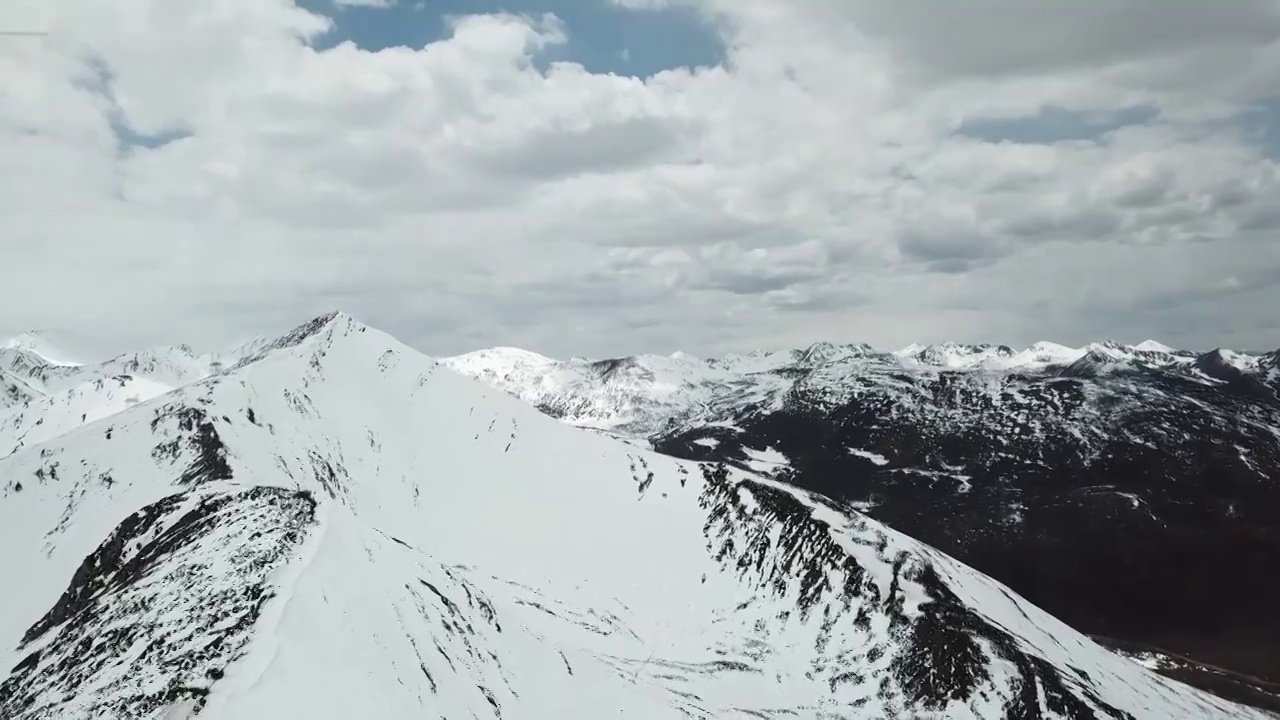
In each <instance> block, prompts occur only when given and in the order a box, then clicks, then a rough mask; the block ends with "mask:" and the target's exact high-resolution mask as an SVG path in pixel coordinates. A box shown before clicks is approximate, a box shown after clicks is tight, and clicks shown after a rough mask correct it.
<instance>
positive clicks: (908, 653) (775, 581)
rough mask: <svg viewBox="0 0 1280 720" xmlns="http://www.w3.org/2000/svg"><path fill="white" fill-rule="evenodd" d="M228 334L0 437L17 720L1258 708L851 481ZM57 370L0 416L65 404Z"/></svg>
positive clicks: (3, 693) (608, 370)
mask: <svg viewBox="0 0 1280 720" xmlns="http://www.w3.org/2000/svg"><path fill="white" fill-rule="evenodd" d="M235 354H239V355H240V357H239V359H236V360H235V361H234V362H225V363H222V364H221V365H220V366H219V367H218V368H217V369H213V370H212V371H210V372H208V373H207V374H203V373H196V374H194V375H192V376H191V379H190V380H189V381H187V382H185V383H184V384H181V385H178V386H176V387H174V388H173V389H170V390H167V391H164V392H161V393H159V394H156V395H154V396H153V397H150V398H146V399H142V398H139V400H138V401H137V402H134V403H127V404H126V405H125V406H123V407H116V406H114V405H112V406H111V407H110V408H109V411H102V412H94V413H90V412H86V413H85V414H84V418H83V420H82V422H79V423H77V422H76V421H75V418H74V417H70V418H69V417H68V416H66V414H65V413H63V414H62V415H59V416H58V417H60V418H61V419H60V420H59V421H58V423H57V429H56V431H52V432H47V433H45V434H44V435H43V436H42V437H41V439H39V440H35V439H30V438H28V439H27V441H26V442H23V443H21V446H20V447H18V448H17V449H16V450H15V451H13V452H12V453H10V454H8V455H7V456H6V457H3V459H0V542H2V543H3V547H4V548H5V552H4V553H3V554H0V574H2V576H3V577H4V579H5V587H6V588H7V590H6V592H5V593H3V594H0V667H3V668H5V670H4V671H0V716H2V717H5V718H12V719H13V720H35V719H46V718H49V719H52V718H168V719H170V720H172V719H174V718H206V717H207V718H259V717H261V718H268V717H271V718H274V717H306V718H350V717H375V718H417V717H446V718H463V717H475V718H495V719H499V720H500V719H501V718H504V717H505V718H531V719H537V718H547V719H548V720H550V719H551V718H556V719H559V718H600V717H614V716H620V717H621V716H625V717H639V718H649V719H655V720H656V719H661V718H673V719H674V718H682V719H684V718H705V719H708V720H710V719H711V718H732V717H744V718H748V717H755V718H759V717H775V716H776V717H813V718H818V717H844V718H867V719H872V718H875V719H877V720H878V719H880V718H919V717H931V718H978V717H981V718H1005V719H1007V720H1032V719H1037V718H1046V719H1047V718H1070V719H1071V720H1085V719H1086V718H1087V719H1097V718H1112V719H1114V720H1138V719H1145V718H1152V719H1159V720H1165V719H1166V718H1172V717H1176V718H1224V719H1225V718H1251V717H1256V718H1262V717H1265V715H1264V714H1263V713H1261V712H1256V711H1253V710H1250V709H1247V708H1244V707H1242V706H1238V705H1235V704H1232V703H1230V702H1227V701H1224V700H1220V699H1218V698H1215V697H1212V696H1209V695H1205V694H1203V693H1200V692H1198V691H1195V690H1193V689H1191V688H1189V687H1187V686H1184V685H1181V684H1179V683H1177V682H1174V681H1172V680H1168V679H1166V678H1164V677H1161V676H1159V675H1157V674H1155V673H1153V672H1151V671H1149V670H1147V669H1146V668H1144V667H1142V666H1140V665H1139V664H1137V663H1134V662H1132V661H1130V660H1129V659H1126V658H1124V657H1121V656H1120V655H1117V654H1115V653H1113V652H1111V651H1109V650H1107V649H1104V648H1103V647H1101V646H1099V645H1097V644H1095V643H1094V642H1092V641H1091V640H1089V639H1088V638H1086V637H1084V636H1082V635H1080V634H1079V633H1077V632H1075V631H1074V630H1072V629H1070V628H1069V627H1067V626H1066V625H1064V624H1063V623H1061V622H1059V621H1058V620H1056V619H1054V618H1053V617H1051V616H1049V615H1048V614H1046V613H1045V612H1043V611H1042V610H1040V609H1039V608H1037V607H1035V606H1034V605H1032V604H1030V603H1028V602H1026V601H1025V600H1023V599H1021V598H1019V597H1018V596H1017V595H1016V594H1015V593H1013V592H1012V591H1010V590H1009V589H1008V588H1007V587H1005V586H1003V585H1002V584H1000V583H998V582H996V581H994V580H992V579H991V578H989V577H987V576H985V575H983V574H981V573H979V572H977V571H975V570H973V569H972V568H970V567H968V566H966V565H964V564H962V563H960V562H957V561H956V560H954V559H952V558H950V557H947V556H946V555H944V554H942V553H940V552H938V551H937V550H935V549H933V548H930V547H928V546H926V545H924V544H922V543H920V542H918V541H916V540H913V539H911V538H909V537H906V536H904V535H902V534H901V533H899V532H896V531H894V530H891V529H889V528H887V527H885V526H884V525H882V524H880V523H878V522H877V521H875V520H872V519H870V518H868V517H865V516H863V515H861V514H860V513H858V512H856V511H853V510H851V509H849V508H848V507H846V506H843V505H841V504H840V503H837V502H833V501H831V500H829V499H827V498H824V497H822V496H820V495H815V494H812V493H809V492H806V491H803V490H800V489H798V488H795V487H793V486H790V485H786V484H783V483H780V482H778V481H776V480H774V479H771V478H768V477H765V476H763V475H762V474H760V473H755V472H751V471H747V470H744V469H739V468H734V467H731V466H729V465H725V464H719V463H714V464H703V463H697V462H691V461H685V460H678V459H675V458H671V457H666V456H663V455H659V454H656V453H653V452H650V451H646V450H639V449H637V448H635V447H633V446H631V445H628V444H625V443H622V442H619V441H618V440H615V439H612V438H609V437H604V436H601V435H599V434H595V433H589V432H583V431H582V430H579V429H576V428H572V427H568V426H566V425H564V424H562V423H558V422H556V421H554V420H552V419H551V418H548V417H546V416H545V415H544V414H542V413H540V412H538V411H537V410H536V409H534V408H533V407H531V406H529V405H527V404H525V403H523V402H521V401H519V400H518V399H515V398H512V397H509V396H508V395H507V394H505V393H502V392H498V391H495V390H493V389H491V388H490V387H489V386H487V385H485V384H483V383H481V382H478V381H476V380H474V379H471V378H467V377H464V376H462V375H459V374H457V373H455V372H453V371H451V370H449V369H448V368H447V367H443V366H441V365H439V364H437V363H436V362H435V361H433V360H431V359H430V358H427V357H425V356H423V355H420V354H419V353H417V352H415V351H413V350H411V349H409V348H407V347H405V346H403V345H401V344H400V343H398V342H397V341H395V340H394V339H393V338H391V337H389V336H387V335H385V334H383V333H381V332H379V331H377V330H373V329H370V328H368V327H366V326H364V325H361V324H360V323H358V322H356V321H354V320H352V319H350V318H348V317H346V316H343V315H330V316H325V317H323V318H318V319H316V320H315V321H312V322H309V323H306V324H304V325H302V326H300V327H299V328H297V329H295V330H294V331H293V332H290V333H288V334H286V335H284V336H282V337H281V338H279V339H277V340H275V341H272V342H269V343H264V344H261V345H259V346H256V347H255V348H254V351H253V352H246V353H234V354H233V355H235ZM166 356H167V355H166ZM528 360H529V358H528V357H522V358H521V361H528ZM669 360H670V362H671V363H672V365H670V366H661V367H659V366H657V365H656V364H650V363H648V361H646V362H645V363H642V364H638V366H629V365H626V364H618V365H615V366H612V367H596V368H594V369H593V370H592V372H597V373H601V374H604V375H611V374H616V375H618V376H620V377H625V378H632V379H633V378H636V377H643V376H645V374H646V373H654V374H655V375H656V374H658V373H676V374H678V373H680V372H682V368H684V367H685V366H684V365H682V364H681V363H684V362H686V361H685V360H683V359H680V358H675V359H669ZM534 362H536V359H535V360H534ZM111 367H112V368H114V367H115V366H111ZM137 367H138V369H139V371H140V372H148V371H150V369H151V368H152V367H156V368H163V367H164V365H163V364H159V365H155V366H153V365H150V364H147V363H139V364H138V366H137ZM39 375H40V373H39V372H36V376H39ZM51 377H52V375H51ZM122 377H124V376H114V375H113V376H110V377H103V378H100V379H101V380H102V385H101V388H100V390H99V389H96V388H98V386H97V385H96V382H97V381H96V380H93V379H92V378H90V377H87V376H80V377H79V378H78V379H79V380H80V381H81V382H79V383H78V384H76V385H75V386H74V392H77V393H80V396H78V397H80V398H81V400H80V401H81V402H85V403H88V404H89V405H91V404H92V402H91V400H84V398H85V397H101V398H110V397H111V395H110V393H108V392H107V391H108V390H109V389H110V388H112V387H113V386H112V383H119V382H125V380H123V379H122ZM129 377H130V378H131V379H132V380H135V381H136V380H137V378H136V377H133V376H129ZM664 377H667V376H665V375H664ZM170 379H172V378H170ZM42 392H45V393H46V394H45V395H44V396H43V399H42V400H40V401H35V400H33V401H31V402H28V403H25V404H24V405H19V406H14V407H11V408H10V409H9V410H7V411H3V412H5V413H7V414H6V415H0V426H5V425H7V424H8V422H10V420H8V419H7V418H12V417H16V416H18V415H21V416H22V417H23V418H24V420H22V421H21V423H20V424H22V423H30V420H29V418H30V414H31V413H51V415H50V417H52V416H53V415H52V414H57V413H58V412H59V411H58V410H57V408H60V407H62V406H63V400H64V398H62V397H61V396H60V395H59V394H58V393H59V392H67V391H59V390H55V389H54V388H53V386H46V388H45V390H43V391H42ZM96 392H101V393H102V394H101V395H95V393H96ZM104 402H107V401H106V400H104ZM108 404H109V403H108ZM87 406H88V405H86V407H87ZM33 426H34V427H44V423H40V422H38V421H37V422H35V423H34V425H33Z"/></svg>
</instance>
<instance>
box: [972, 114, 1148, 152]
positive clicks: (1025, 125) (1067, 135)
mask: <svg viewBox="0 0 1280 720" xmlns="http://www.w3.org/2000/svg"><path fill="white" fill-rule="evenodd" d="M1157 114H1158V112H1157V111H1156V110H1155V109H1154V108H1150V107H1132V108H1126V109H1124V110H1120V111H1119V112H1114V113H1107V114H1106V115H1105V116H1098V115H1096V114H1091V113H1082V112H1077V111H1074V110H1067V109H1064V108H1060V107H1052V106H1050V107H1044V108H1041V109H1040V112H1038V113H1036V114H1035V115H1027V116H1025V117H1018V118H979V119H976V120H969V121H966V122H964V123H962V124H961V125H960V127H959V129H957V130H956V134H957V135H964V136H966V137H971V138H976V139H978V140H982V141H984V142H1001V141H1008V142H1015V143H1026V144H1035V145H1048V144H1051V143H1055V142H1061V141H1064V140H1097V139H1098V138H1100V137H1102V136H1103V135H1105V134H1106V133H1108V132H1111V131H1112V130H1116V129H1118V128H1122V127H1125V126H1128V125H1142V124H1144V123H1147V122H1149V121H1151V120H1152V119H1154V118H1155V117H1156V115H1157Z"/></svg>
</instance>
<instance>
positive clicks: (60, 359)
mask: <svg viewBox="0 0 1280 720" xmlns="http://www.w3.org/2000/svg"><path fill="white" fill-rule="evenodd" d="M53 335H54V333H50V332H47V331H44V330H28V331H26V332H23V333H19V334H17V335H14V336H13V337H11V338H9V339H8V340H5V341H4V343H3V345H0V348H3V349H6V350H22V351H25V352H28V353H31V354H33V355H35V356H37V357H38V358H40V359H41V360H44V361H45V362H46V363H48V364H50V365H62V366H67V367H74V366H77V365H81V364H83V363H82V362H81V361H80V360H79V359H77V357H76V355H75V353H73V352H71V351H70V350H67V349H66V348H65V347H63V343H61V342H59V340H58V339H57V338H56V337H53Z"/></svg>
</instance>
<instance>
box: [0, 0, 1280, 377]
mask: <svg viewBox="0 0 1280 720" xmlns="http://www.w3.org/2000/svg"><path fill="white" fill-rule="evenodd" d="M402 1H407V0H402ZM583 2H613V3H615V4H619V5H625V6H627V7H628V8H629V9H630V11H631V12H634V13H647V12H654V11H655V10H654V8H656V7H662V6H669V5H674V4H683V5H691V6H693V7H694V9H696V10H697V11H698V12H700V13H702V14H703V15H704V16H705V17H706V18H707V20H708V22H710V23H711V24H712V27H714V28H715V30H716V32H717V33H718V34H719V36H720V38H721V40H722V42H723V43H724V46H725V57H726V58H727V60H726V61H725V62H724V63H723V64H722V65H719V66H716V67H711V68H701V69H673V70H669V71H664V72H661V73H659V74H656V75H653V76H650V77H645V78H637V77H625V76H620V75H605V74H592V73H589V72H587V71H586V70H584V69H583V68H582V67H581V66H579V65H576V64H573V63H566V62H557V63H553V64H549V65H548V64H547V63H543V62H539V61H538V58H539V57H540V56H542V55H543V54H545V53H548V52H550V51H551V50H552V49H554V48H555V47H557V46H560V45H563V44H564V43H565V42H566V40H567V38H569V37H571V36H572V34H573V33H575V32H579V31H582V32H587V31H589V29H580V28H575V27H572V26H570V25H568V24H566V23H565V22H563V21H562V20H561V19H560V18H558V17H556V16H554V15H551V14H544V15H539V14H530V15H525V16H514V15H471V16H458V17H455V18H454V19H453V20H452V22H453V25H452V35H451V36H449V37H447V38H445V39H442V40H440V41H438V42H433V43H431V44H429V45H426V46H425V47H421V48H417V49H410V48H403V47H402V48H391V49H386V50H382V51H379V52H368V51H365V50H362V49H360V48H358V47H356V46H354V45H352V44H350V43H346V44H340V45H337V46H335V47H332V48H330V49H327V50H323V51H320V50H317V49H315V48H316V47H318V46H320V43H319V42H317V39H318V38H320V37H322V35H323V34H324V33H325V32H326V31H327V30H328V29H329V27H330V26H331V24H332V23H333V22H335V21H339V22H340V21H341V12H343V10H340V9H338V8H336V7H335V8H334V9H333V11H332V13H329V14H330V15H331V16H332V17H326V16H325V15H322V14H316V13H312V12H307V11H304V10H301V9H299V8H298V7H296V6H295V5H294V4H293V3H292V2H288V1H286V0H59V4H58V5H57V6H56V8H57V11H56V13H55V14H53V15H52V16H51V17H50V18H48V23H49V28H50V29H51V31H52V32H51V33H50V34H49V35H47V36H45V37H32V36H6V37H0V217H3V219H4V222H3V225H2V226H0V334H7V333H13V332H17V331H19V330H23V329H26V328H30V327H52V328H59V329H63V330H67V331H70V332H73V333H77V334H79V335H81V336H83V337H85V338H86V339H87V341H89V342H91V343H94V344H95V345H96V347H98V348H100V349H101V350H102V351H104V352H106V351H112V350H123V349H126V348H129V347H137V346H145V345H154V344H161V343H167V342H181V341H190V342H195V343H198V344H204V345H216V344H220V343H227V342H232V341H235V340H237V339H240V338H242V337H245V336H248V335H251V334H255V333H259V332H275V331H279V330H282V329H285V328H287V327H288V326H290V325H292V324H294V323H296V322H298V321H300V320H303V319H305V318H307V317H309V316H310V315H313V314H318V313H321V312H324V311H327V310H329V309H332V308H342V309H345V310H347V311H348V312H350V313H352V314H354V315H356V316H357V317H359V318H360V319H362V320H364V321H366V322H368V323H370V324H373V325H376V326H379V327H381V328H383V329H386V330H388V331H389V332H391V333H393V334H395V335H397V336H398V337H400V338H401V339H403V340H405V341H406V342H409V343H410V344H413V345H416V346H418V347H420V348H421V349H423V350H425V351H427V352H429V353H435V354H451V353H456V352H461V351H465V350H470V349H474V348H477V347H482V346H488V345H494V344H504V345H518V346H523V347H528V348H531V349H535V350H539V351H542V352H545V353H548V354H553V355H560V356H567V355H574V354H579V355H593V356H602V355H610V354H622V353H629V352H637V351H653V352H670V351H673V350H675V349H683V350H686V351H690V352H694V353H700V354H711V353H717V352H722V351H728V350H744V349H751V348H757V347H778V346H786V345H800V344H807V343H809V342H812V341H815V340H819V339H829V340H835V341H865V342H870V343H872V344H873V345H877V346H880V347H885V348H893V347H897V346H901V345H905V344H907V343H908V342H912V341H923V342H930V341H939V340H947V339H952V340H960V341H990V342H1003V343H1009V344H1026V343H1030V342H1032V341H1035V340H1040V339H1053V340H1058V341H1062V342H1068V343H1080V342H1084V341H1088V340H1101V339H1109V338H1114V339H1118V340H1121V341H1128V342H1136V341H1139V340H1142V339H1144V338H1146V337H1149V336H1151V337H1156V338H1158V339H1160V340H1163V341H1164V342H1167V343H1170V344H1174V345H1181V346H1185V347H1196V348H1210V347H1214V346H1218V345H1223V346H1229V347H1237V348H1245V349H1269V348H1273V347H1276V346H1278V345H1280V165H1278V162H1277V158H1278V157H1280V131H1278V129H1277V126H1278V125H1280V122H1278V120H1277V118H1278V117H1280V100H1278V99H1277V97H1276V95H1277V93H1278V92H1280V91H1278V90H1277V88H1280V39H1278V38H1280V0H1235V1H1233V2H1229V3H1210V2H1194V3H1192V2H1187V3H1182V2H1178V3H1169V2H1166V1H1165V0H1117V1H1116V2H1110V3H1093V4H1088V3H1086V5H1089V6H1090V7H1092V6H1093V5H1097V8H1096V9H1081V8H1082V7H1083V6H1082V5H1081V3H1079V2H1077V1H1076V0H1042V1H1041V2H1036V3H1027V2H1025V0H964V1H958V2H952V3H940V2H937V1H936V0H858V1H857V2H854V1H853V0H792V1H791V2H786V3H783V2H778V1H777V0H583ZM345 4H347V5H350V4H352V3H351V0H346V2H345ZM359 4H361V5H370V4H372V5H381V4H384V3H380V2H379V3H370V2H367V1H366V2H363V3H359ZM428 5H429V3H428ZM360 11H361V12H380V11H378V10H370V9H368V8H363V9H361V10H360ZM428 11H429V7H428ZM19 20H22V22H27V23H28V24H29V23H30V22H32V21H31V20H30V18H29V17H28V18H15V17H8V18H7V19H6V18H5V16H4V14H3V11H0V21H5V22H9V23H10V24H13V23H17V22H18V21H19ZM0 29H3V28H0Z"/></svg>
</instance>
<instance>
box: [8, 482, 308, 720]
mask: <svg viewBox="0 0 1280 720" xmlns="http://www.w3.org/2000/svg"><path fill="white" fill-rule="evenodd" d="M314 513H315V502H314V500H313V499H312V498H311V496H310V495H309V494H307V493H305V492H301V491H291V490H285V489H281V488H268V487H255V488H251V489H249V490H244V491H240V492H235V493H225V494H214V495H203V496H202V495H199V494H196V493H183V494H180V495H173V496H170V497H167V498H164V499H163V500H160V501H158V502H156V503H154V504H152V505H149V506H147V507H145V508H143V509H142V510H139V511H138V512H136V513H134V514H133V515H130V516H129V517H128V518H126V519H125V520H124V521H123V522H121V523H120V525H118V526H117V527H116V529H115V530H114V531H112V533H111V534H110V535H109V536H108V537H107V539H106V540H105V541H104V542H103V543H102V544H101V545H100V546H99V547H98V548H97V549H96V550H95V551H94V552H93V553H91V554H90V555H89V556H88V557H86V558H85V559H84V561H83V562H82V563H81V565H80V567H79V569H77V570H76V572H75V574H74V576H73V577H72V579H71V583H70V584H69V585H68V587H67V589H66V591H65V592H64V593H63V594H62V597H61V598H59V600H58V601H57V602H56V603H55V604H54V605H53V607H51V608H50V609H49V611H48V612H46V613H45V615H44V616H43V617H41V618H40V619H38V620H37V621H36V622H35V623H34V624H33V625H32V626H31V628H30V629H29V630H28V631H27V632H26V634H25V635H24V636H23V640H22V646H23V647H27V646H31V645H38V648H39V649H36V650H32V651H31V652H29V653H28V654H27V655H26V656H25V657H24V658H23V660H22V661H21V662H19V663H18V664H17V665H16V666H15V667H14V668H13V671H12V673H11V674H10V675H9V677H8V679H7V680H5V681H4V683H3V684H2V685H0V717H4V718H7V719H12V720H45V719H48V720H53V719H54V718H59V717H64V716H76V717H139V716H143V715H149V714H152V713H154V712H156V711H158V710H161V709H163V708H165V707H167V706H169V705H171V704H173V703H175V702H179V701H183V700H187V701H189V702H190V703H191V704H192V706H193V707H194V708H195V709H197V710H198V709H199V708H200V707H201V706H203V704H204V699H205V696H206V695H207V694H208V692H209V689H210V687H211V686H212V684H213V683H215V682H217V680H218V679H220V678H221V677H222V676H223V674H224V671H223V669H224V668H225V667H226V666H227V664H229V663H230V662H232V661H233V660H234V659H235V658H236V657H238V656H239V655H240V654H241V653H242V652H243V650H244V648H245V646H246V644H247V642H248V637H249V634H250V632H251V630H252V627H253V624H254V623H255V622H256V621H257V618H258V615H259V613H260V611H261V609H262V606H263V603H264V602H266V600H268V599H269V598H270V597H271V587H270V586H269V585H268V584H267V577H268V575H269V573H270V572H271V570H272V569H274V568H275V567H278V566H279V565H280V564H281V563H283V562H284V561H285V560H286V559H287V557H288V555H289V554H290V553H291V552H293V551H294V550H295V549H296V548H297V546H298V545H299V544H300V543H301V542H302V541H303V539H304V537H305V535H306V533H307V530H308V528H309V527H310V525H311V524H312V523H313V521H314ZM175 617H178V618H181V619H180V621H175V620H174V618H175ZM228 620H230V622H228ZM192 628H198V629H199V630H198V633H197V635H196V636H192V635H191V634H190V630H191V629H192ZM200 633H203V635H201V634H200ZM129 648H135V649H136V648H142V649H141V651H140V652H127V653H126V652H125V650H126V649H129ZM66 703H74V705H73V706H68V705H66Z"/></svg>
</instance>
